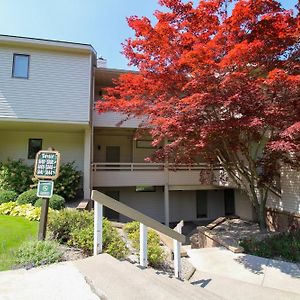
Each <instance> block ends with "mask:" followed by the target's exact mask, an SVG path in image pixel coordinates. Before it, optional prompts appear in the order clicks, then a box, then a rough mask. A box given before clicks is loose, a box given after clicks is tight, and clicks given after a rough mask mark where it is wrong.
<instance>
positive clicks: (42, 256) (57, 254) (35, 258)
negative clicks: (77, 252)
mask: <svg viewBox="0 0 300 300" xmlns="http://www.w3.org/2000/svg"><path fill="white" fill-rule="evenodd" d="M62 257H63V253H62V252H61V251H60V250H59V248H58V245H57V244H56V243H55V242H52V241H30V242H26V243H24V244H22V245H21V246H20V247H19V248H18V249H17V250H16V251H15V262H16V264H17V265H19V266H23V267H26V266H27V267H28V266H30V267H36V266H41V265H48V264H51V263H55V262H59V261H61V260H62Z"/></svg>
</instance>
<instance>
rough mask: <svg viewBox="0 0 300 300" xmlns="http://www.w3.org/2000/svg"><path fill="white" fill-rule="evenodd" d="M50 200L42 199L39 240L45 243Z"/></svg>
mask: <svg viewBox="0 0 300 300" xmlns="http://www.w3.org/2000/svg"><path fill="white" fill-rule="evenodd" d="M48 209H49V198H42V210H41V219H40V224H39V234H38V240H39V241H44V240H45V238H46V231H47V221H48Z"/></svg>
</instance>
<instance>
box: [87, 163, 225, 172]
mask: <svg viewBox="0 0 300 300" xmlns="http://www.w3.org/2000/svg"><path fill="white" fill-rule="evenodd" d="M165 167H167V168H168V169H169V170H174V171H193V170H207V169H209V170H211V169H213V170H220V169H222V167H221V165H214V166H213V168H212V167H211V165H209V164H206V163H199V164H193V165H185V164H180V165H175V164H167V165H165V164H164V163H136V162H125V163H124V162H117V163H116V162H95V163H93V164H92V169H93V171H94V172H101V171H148V170H149V171H155V170H160V171H161V170H163V169H164V168H165Z"/></svg>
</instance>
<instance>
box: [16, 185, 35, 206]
mask: <svg viewBox="0 0 300 300" xmlns="http://www.w3.org/2000/svg"><path fill="white" fill-rule="evenodd" d="M36 193H37V190H36V189H33V190H28V191H26V192H23V193H22V194H21V195H19V197H18V198H17V203H18V204H32V205H34V204H35V202H36V201H37V200H38V199H39V198H38V196H37V195H36Z"/></svg>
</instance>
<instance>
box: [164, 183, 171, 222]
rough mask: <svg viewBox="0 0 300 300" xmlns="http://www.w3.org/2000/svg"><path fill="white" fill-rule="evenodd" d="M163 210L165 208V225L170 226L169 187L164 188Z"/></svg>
mask: <svg viewBox="0 0 300 300" xmlns="http://www.w3.org/2000/svg"><path fill="white" fill-rule="evenodd" d="M164 208H165V225H166V226H169V224H170V201H169V185H168V184H166V185H165V187H164Z"/></svg>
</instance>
